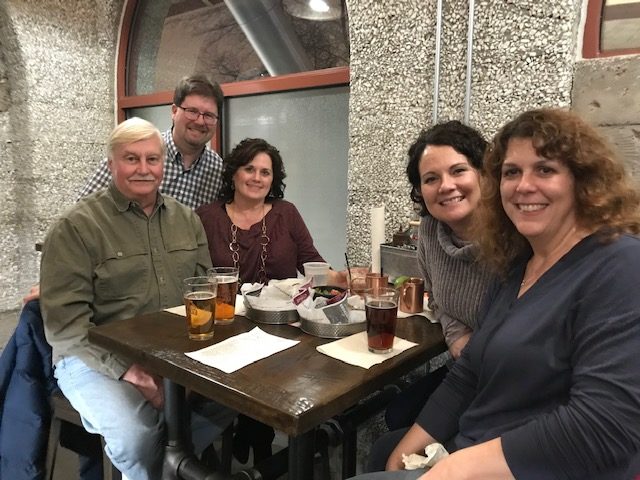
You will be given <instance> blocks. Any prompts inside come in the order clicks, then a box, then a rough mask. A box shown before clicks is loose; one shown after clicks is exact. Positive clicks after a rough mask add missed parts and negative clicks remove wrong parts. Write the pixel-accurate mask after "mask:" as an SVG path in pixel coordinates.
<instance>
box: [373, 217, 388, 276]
mask: <svg viewBox="0 0 640 480" xmlns="http://www.w3.org/2000/svg"><path fill="white" fill-rule="evenodd" d="M384 242H385V238H384V205H382V206H381V207H373V208H372V209H371V271H372V272H374V273H380V244H381V243H384Z"/></svg>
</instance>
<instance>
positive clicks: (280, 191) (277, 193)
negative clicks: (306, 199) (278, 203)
mask: <svg viewBox="0 0 640 480" xmlns="http://www.w3.org/2000/svg"><path fill="white" fill-rule="evenodd" d="M259 153H266V154H267V155H269V157H270V158H271V167H272V168H271V169H272V171H273V182H272V183H271V190H269V193H268V194H267V198H265V202H267V203H271V202H272V201H273V200H276V199H280V198H284V189H285V187H286V185H285V183H284V179H285V178H286V176H287V174H286V172H285V171H284V163H283V162H282V157H281V156H280V151H279V150H278V149H277V148H276V147H274V146H273V145H271V144H270V143H268V142H267V141H266V140H263V139H262V138H245V139H244V140H242V141H241V142H240V143H238V144H237V145H236V146H235V147H234V148H233V150H232V151H231V153H229V154H228V155H227V156H226V157H224V163H223V168H222V187H221V189H220V193H219V194H218V199H219V200H223V201H224V202H225V203H231V202H232V201H233V195H234V186H233V176H234V175H235V174H236V172H237V171H238V169H240V167H244V166H245V165H247V164H248V163H250V162H251V161H252V160H253V159H254V158H255V157H256V155H258V154H259Z"/></svg>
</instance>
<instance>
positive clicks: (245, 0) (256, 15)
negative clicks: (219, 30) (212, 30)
mask: <svg viewBox="0 0 640 480" xmlns="http://www.w3.org/2000/svg"><path fill="white" fill-rule="evenodd" d="M224 3H225V4H226V5H227V8H228V9H229V10H230V11H231V14H232V15H233V17H234V18H235V20H236V22H238V25H239V26H240V28H241V29H242V31H243V32H244V34H245V35H246V37H247V39H248V40H249V43H251V46H252V47H253V49H254V50H255V52H256V54H257V55H258V57H259V58H260V61H262V63H263V64H264V66H265V68H266V69H267V71H268V72H269V75H272V76H274V75H283V74H286V73H297V72H306V71H309V70H313V66H312V64H311V61H310V60H309V57H308V56H307V53H306V52H305V50H304V49H303V48H302V45H301V44H300V41H299V39H298V36H297V34H296V32H295V31H294V30H293V26H292V25H291V22H290V21H289V19H288V18H287V16H286V14H285V13H284V11H283V10H282V8H281V6H280V2H279V1H278V0H224Z"/></svg>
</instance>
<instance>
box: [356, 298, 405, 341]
mask: <svg viewBox="0 0 640 480" xmlns="http://www.w3.org/2000/svg"><path fill="white" fill-rule="evenodd" d="M364 309H365V313H366V317H367V342H368V346H369V351H370V352H373V353H388V352H390V351H391V350H392V349H393V339H394V338H395V335H396V320H397V318H398V291H397V290H396V289H395V288H377V289H372V290H367V291H366V292H365V294H364Z"/></svg>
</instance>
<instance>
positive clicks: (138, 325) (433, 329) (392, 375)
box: [89, 312, 446, 436]
mask: <svg viewBox="0 0 640 480" xmlns="http://www.w3.org/2000/svg"><path fill="white" fill-rule="evenodd" d="M255 326H256V324H254V323H253V322H251V321H250V320H248V319H247V318H245V317H240V316H237V317H236V319H235V322H233V323H232V324H231V325H224V326H218V325H216V328H215V335H214V338H213V339H212V340H209V341H204V342H199V341H193V340H189V339H188V338H187V331H186V320H185V318H184V317H181V316H178V315H174V314H171V313H168V312H159V313H153V314H148V315H141V316H138V317H135V318H132V319H129V320H123V321H117V322H112V323H109V324H107V325H101V326H98V327H94V328H91V329H90V330H89V340H90V341H91V342H92V343H95V344H97V345H101V346H102V347H104V348H106V349H108V350H111V351H113V352H116V353H118V354H121V355H124V356H126V357H128V358H130V359H131V360H132V361H134V362H137V363H139V364H141V365H143V366H144V367H146V368H147V369H149V370H150V371H152V372H153V373H156V374H158V375H161V376H163V377H166V378H167V379H170V380H172V381H174V382H176V383H178V384H180V385H183V386H185V387H187V388H190V389H193V390H195V391H197V392H199V393H201V394H202V395H204V396H206V397H208V398H212V399H214V400H216V401H218V402H219V403H222V404H223V405H226V406H228V407H230V408H233V409H235V410H237V411H239V412H241V413H243V414H245V415H248V416H250V417H253V418H255V419H256V420H259V421H261V422H263V423H266V424H268V425H271V426H272V427H274V428H275V429H277V430H280V431H283V432H285V433H287V434H288V435H290V436H297V435H300V434H302V433H305V432H307V431H309V430H310V429H312V428H314V427H316V426H318V425H320V424H321V423H322V422H324V421H326V420H328V419H330V418H331V417H333V416H335V415H337V414H339V413H341V412H343V411H344V410H346V409H347V408H349V407H350V406H352V405H355V404H356V403H357V402H358V401H359V400H361V399H362V398H364V397H366V396H367V395H369V394H371V393H373V392H375V391H376V390H377V389H380V388H382V387H383V386H384V385H386V384H388V383H391V382H393V381H395V380H397V379H398V378H399V377H400V376H402V375H403V374H405V373H408V372H409V371H411V370H412V369H414V368H415V367H417V366H419V365H421V364H423V363H424V362H426V361H427V360H429V359H430V358H432V357H434V356H436V355H437V354H439V353H441V352H443V351H444V350H445V349H446V346H445V343H444V340H443V337H442V332H441V328H440V325H439V324H432V323H430V322H429V321H428V320H426V319H425V318H423V317H416V316H413V317H409V318H404V319H398V327H397V332H396V334H397V335H398V336H399V337H402V338H406V339H407V340H410V341H413V342H416V343H418V346H417V347H414V348H411V349H409V350H406V351H405V352H403V353H401V354H399V355H397V356H395V357H393V358H391V359H389V360H387V361H385V362H383V363H381V364H379V365H375V366H373V367H371V368H370V369H368V370H367V369H364V368H360V367H355V366H352V365H348V364H346V363H343V362H341V361H339V360H336V359H333V358H331V357H328V356H326V355H324V354H322V353H319V352H318V351H317V350H316V347H317V346H318V345H321V344H323V343H327V342H329V341H332V340H327V339H322V338H317V337H313V336H311V335H307V334H306V333H304V332H302V331H301V330H300V329H298V328H296V327H293V326H290V325H258V326H259V327H260V328H262V329H263V330H264V331H266V332H268V333H271V334H274V335H278V336H281V337H284V338H290V339H295V340H299V341H300V343H299V344H297V345H296V346H294V347H292V348H289V349H287V350H284V351H282V352H279V353H277V354H275V355H272V356H270V357H268V358H265V359H262V360H259V361H258V362H255V363H252V364H250V365H248V366H246V367H244V368H242V369H240V370H237V371H236V372H234V373H231V374H226V373H224V372H222V371H220V370H217V369H215V368H212V367H208V366H206V365H204V364H202V363H200V362H197V361H196V360H193V359H191V358H189V357H187V356H186V355H184V352H189V351H194V350H197V349H200V348H203V347H206V346H208V345H211V344H213V343H217V342H220V341H222V340H225V339H227V338H229V337H231V336H234V335H238V334H240V333H244V332H247V331H249V330H251V329H252V328H254V327H255Z"/></svg>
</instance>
